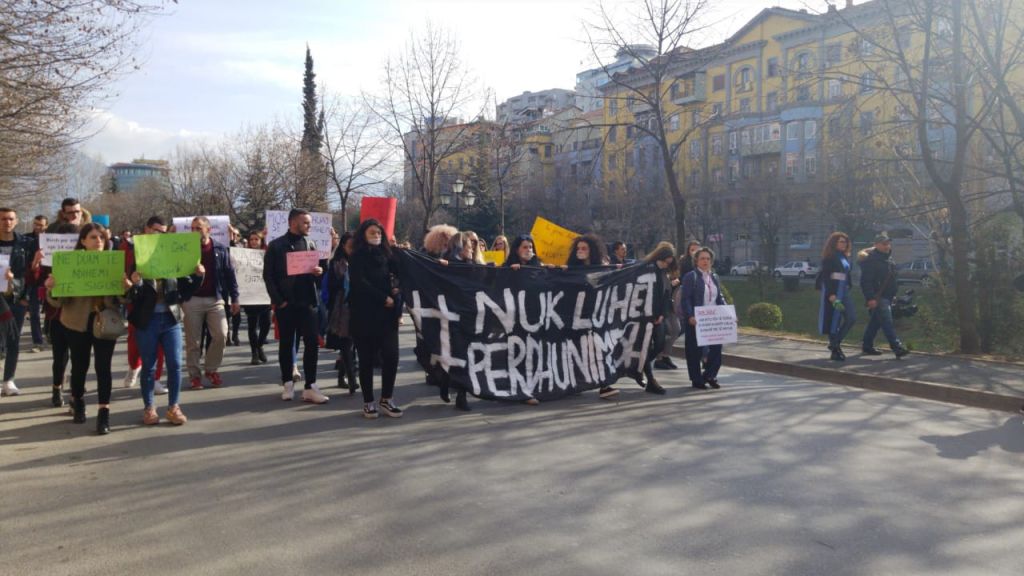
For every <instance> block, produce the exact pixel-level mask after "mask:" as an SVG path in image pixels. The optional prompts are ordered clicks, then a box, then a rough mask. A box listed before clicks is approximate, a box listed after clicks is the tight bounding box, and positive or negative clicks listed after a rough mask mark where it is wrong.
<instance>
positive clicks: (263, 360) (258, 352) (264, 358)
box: [256, 346, 267, 364]
mask: <svg viewBox="0 0 1024 576" xmlns="http://www.w3.org/2000/svg"><path fill="white" fill-rule="evenodd" d="M256 356H258V357H259V359H260V363H262V364H266V363H267V353H266V352H264V351H263V346H260V347H259V348H257V349H256Z"/></svg>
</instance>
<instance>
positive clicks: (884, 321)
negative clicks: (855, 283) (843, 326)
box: [857, 232, 910, 358]
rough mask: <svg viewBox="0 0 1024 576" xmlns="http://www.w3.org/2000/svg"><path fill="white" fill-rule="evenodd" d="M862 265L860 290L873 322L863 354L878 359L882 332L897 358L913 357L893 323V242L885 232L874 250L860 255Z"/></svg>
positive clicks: (878, 238) (894, 270) (863, 346)
mask: <svg viewBox="0 0 1024 576" xmlns="http://www.w3.org/2000/svg"><path fill="white" fill-rule="evenodd" d="M857 259H858V261H859V264H860V270H861V272H860V289H861V290H862V291H863V292H864V300H865V301H866V302H867V307H868V313H869V314H870V315H871V318H870V319H869V320H868V325H867V327H865V328H864V339H863V342H862V343H861V350H862V351H863V352H864V354H866V355H868V356H879V355H881V354H882V352H881V351H880V350H878V349H877V348H875V336H877V335H878V330H879V328H881V330H882V333H883V334H885V338H886V340H888V341H889V347H890V348H892V351H893V353H894V354H895V355H896V357H897V358H902V357H904V356H906V355H907V354H909V353H910V350H907V348H906V347H905V346H903V343H902V342H900V338H899V336H897V335H896V328H895V327H894V326H893V322H892V299H893V298H895V297H896V292H897V287H896V279H897V278H896V264H895V263H894V262H893V260H892V240H891V239H890V238H889V235H888V234H886V233H885V232H882V233H881V234H879V235H878V236H875V246H874V248H870V249H868V250H863V251H861V252H860V253H859V254H858V255H857Z"/></svg>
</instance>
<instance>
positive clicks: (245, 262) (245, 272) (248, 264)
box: [231, 248, 270, 306]
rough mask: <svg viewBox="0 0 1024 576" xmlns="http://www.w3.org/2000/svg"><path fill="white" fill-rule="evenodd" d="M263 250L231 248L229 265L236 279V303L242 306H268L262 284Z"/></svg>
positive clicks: (265, 288) (264, 285) (265, 289)
mask: <svg viewBox="0 0 1024 576" xmlns="http://www.w3.org/2000/svg"><path fill="white" fill-rule="evenodd" d="M263 254H264V252H263V250H253V249H251V248H231V264H232V265H233V266H234V267H235V278H237V279H238V303H239V304H241V305H242V306H263V305H269V304H270V295H269V294H267V285H266V284H265V283H264V282H263Z"/></svg>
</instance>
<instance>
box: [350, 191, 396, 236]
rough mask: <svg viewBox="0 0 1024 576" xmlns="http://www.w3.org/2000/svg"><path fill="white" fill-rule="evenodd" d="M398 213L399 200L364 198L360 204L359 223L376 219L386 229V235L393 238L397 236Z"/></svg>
mask: <svg viewBox="0 0 1024 576" xmlns="http://www.w3.org/2000/svg"><path fill="white" fill-rule="evenodd" d="M397 211H398V198H381V197H375V196H363V199H362V201H361V202H360V204H359V221H360V222H364V221H366V220H369V219H370V218H376V219H377V221H378V222H380V225H381V226H383V227H384V235H385V236H386V237H387V238H391V237H392V236H394V235H395V213H396V212H397Z"/></svg>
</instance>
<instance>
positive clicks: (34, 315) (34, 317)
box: [28, 286, 43, 346]
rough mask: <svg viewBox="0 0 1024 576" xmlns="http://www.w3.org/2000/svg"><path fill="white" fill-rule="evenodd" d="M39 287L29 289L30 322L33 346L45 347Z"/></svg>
mask: <svg viewBox="0 0 1024 576" xmlns="http://www.w3.org/2000/svg"><path fill="white" fill-rule="evenodd" d="M39 308H40V300H39V287H38V286H29V287H28V322H29V324H28V325H29V328H31V330H32V344H35V345H36V346H42V345H43V325H42V321H41V319H40V315H39Z"/></svg>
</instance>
